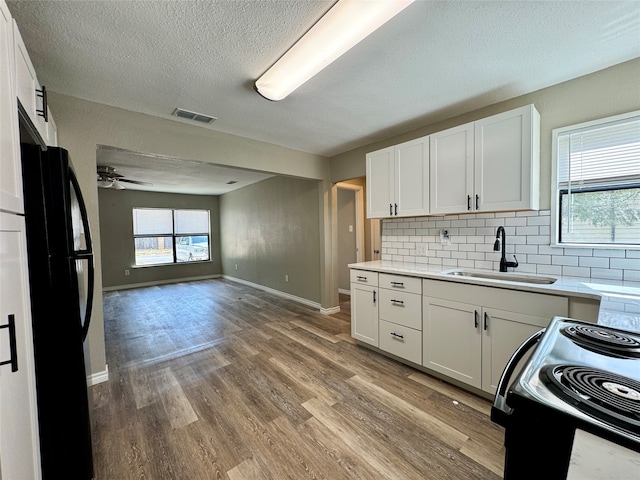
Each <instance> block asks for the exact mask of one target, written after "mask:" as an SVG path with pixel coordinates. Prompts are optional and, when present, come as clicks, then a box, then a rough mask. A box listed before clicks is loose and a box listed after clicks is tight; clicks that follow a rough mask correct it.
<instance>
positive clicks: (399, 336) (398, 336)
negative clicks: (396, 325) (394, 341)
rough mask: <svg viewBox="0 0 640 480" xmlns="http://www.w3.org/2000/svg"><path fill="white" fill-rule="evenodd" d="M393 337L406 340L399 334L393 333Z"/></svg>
mask: <svg viewBox="0 0 640 480" xmlns="http://www.w3.org/2000/svg"><path fill="white" fill-rule="evenodd" d="M391 336H392V337H395V338H399V339H400V340H404V335H400V334H399V333H396V332H391Z"/></svg>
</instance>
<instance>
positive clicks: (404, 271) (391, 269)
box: [348, 260, 622, 301]
mask: <svg viewBox="0 0 640 480" xmlns="http://www.w3.org/2000/svg"><path fill="white" fill-rule="evenodd" d="M348 267H349V268H350V269H356V270H368V271H373V272H378V273H390V274H397V275H407V276H411V277H419V278H426V279H432V280H440V281H445V282H454V283H466V284H469V285H480V286H485V287H495V288H503V289H508V290H519V291H525V292H534V293H545V294H548V295H559V296H571V297H581V298H587V299H591V300H597V301H600V300H601V299H602V297H603V294H602V293H600V292H598V291H596V290H593V289H592V288H590V287H588V286H587V285H585V284H586V283H591V282H592V280H591V279H589V278H580V277H563V276H558V275H552V276H553V277H555V278H557V279H558V280H557V282H556V283H553V284H550V285H539V284H529V283H527V284H524V283H516V282H508V281H504V280H493V279H485V278H477V277H460V276H454V275H447V274H445V273H443V272H446V271H448V270H452V269H451V268H445V269H442V267H440V266H438V267H434V266H428V265H422V264H413V263H401V262H390V261H384V260H373V261H370V262H358V263H350V264H349V265H348ZM463 270H465V269H463ZM526 275H531V276H536V275H535V274H529V273H527V274H526ZM539 276H542V275H539ZM620 283H622V282H620Z"/></svg>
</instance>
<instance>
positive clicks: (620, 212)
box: [552, 111, 640, 247]
mask: <svg viewBox="0 0 640 480" xmlns="http://www.w3.org/2000/svg"><path fill="white" fill-rule="evenodd" d="M553 145H554V147H553V154H554V158H553V162H554V173H555V179H556V182H555V187H554V192H553V195H554V199H553V203H552V208H553V209H554V219H555V221H554V227H555V239H556V241H557V243H558V244H564V245H567V244H570V245H578V246H579V245H589V246H609V247H610V246H625V247H629V246H640V111H638V112H632V113H628V114H625V115H618V116H616V117H609V118H605V119H601V120H597V121H594V122H588V123H583V124H580V125H574V126H571V127H564V128H558V129H555V130H553Z"/></svg>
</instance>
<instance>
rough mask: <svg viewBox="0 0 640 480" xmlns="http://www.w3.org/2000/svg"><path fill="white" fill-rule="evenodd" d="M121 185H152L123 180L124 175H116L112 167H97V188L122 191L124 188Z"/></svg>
mask: <svg viewBox="0 0 640 480" xmlns="http://www.w3.org/2000/svg"><path fill="white" fill-rule="evenodd" d="M123 183H134V184H136V185H152V184H151V183H148V182H141V181H139V180H129V179H128V178H124V175H121V174H119V173H116V169H115V168H114V167H108V166H106V165H98V187H100V188H115V189H116V190H124V189H125V186H124V185H123Z"/></svg>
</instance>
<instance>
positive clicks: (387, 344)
mask: <svg viewBox="0 0 640 480" xmlns="http://www.w3.org/2000/svg"><path fill="white" fill-rule="evenodd" d="M380 348H381V349H382V350H384V351H385V352H389V353H391V354H393V355H396V356H397V357H400V358H404V359H405V360H409V361H410V362H413V363H417V364H418V365H419V364H421V363H422V334H421V333H420V332H419V331H417V330H414V329H413V328H409V327H404V326H402V325H396V324H395V323H390V322H385V321H384V320H380Z"/></svg>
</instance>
